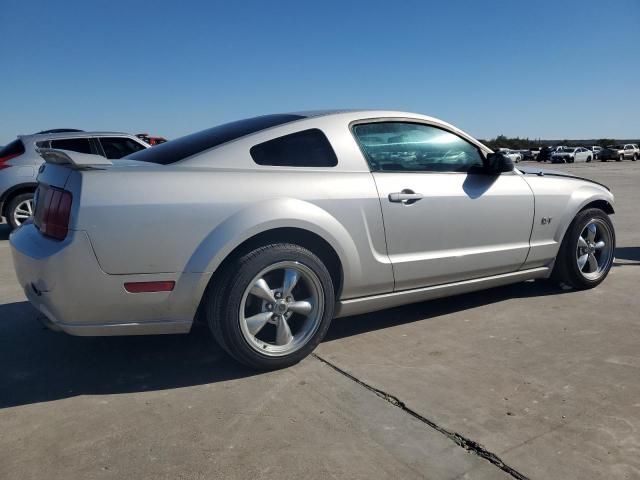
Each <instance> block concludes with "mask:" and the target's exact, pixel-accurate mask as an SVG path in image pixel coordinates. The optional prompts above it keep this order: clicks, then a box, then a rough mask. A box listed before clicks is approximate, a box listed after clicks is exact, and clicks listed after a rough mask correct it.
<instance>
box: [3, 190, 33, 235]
mask: <svg viewBox="0 0 640 480" xmlns="http://www.w3.org/2000/svg"><path fill="white" fill-rule="evenodd" d="M6 213H7V222H8V223H9V225H10V226H11V228H12V229H14V228H18V227H19V226H20V225H22V224H23V223H24V222H26V221H27V220H28V219H29V218H31V216H32V215H33V193H31V192H29V193H21V194H20V195H16V196H15V197H13V198H12V199H11V200H10V201H9V205H8V206H7V212H6Z"/></svg>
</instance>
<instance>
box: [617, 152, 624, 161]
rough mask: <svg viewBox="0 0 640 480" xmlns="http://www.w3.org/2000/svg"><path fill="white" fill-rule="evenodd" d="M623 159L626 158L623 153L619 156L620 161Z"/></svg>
mask: <svg viewBox="0 0 640 480" xmlns="http://www.w3.org/2000/svg"><path fill="white" fill-rule="evenodd" d="M622 160H624V155H622V154H621V155H619V156H618V161H619V162H621V161H622Z"/></svg>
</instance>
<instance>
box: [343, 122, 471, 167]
mask: <svg viewBox="0 0 640 480" xmlns="http://www.w3.org/2000/svg"><path fill="white" fill-rule="evenodd" d="M353 133H354V135H355V136H356V138H357V140H358V142H359V143H360V146H361V147H362V150H363V152H364V154H365V156H366V157H367V160H368V162H369V165H370V167H371V170H372V171H383V172H384V171H393V172H397V171H400V172H403V171H405V172H467V171H469V169H471V168H472V167H481V166H482V164H483V163H482V155H481V154H480V151H479V150H478V148H477V147H476V146H475V145H473V144H471V143H469V142H467V141H466V140H463V139H462V138H460V137H458V136H457V135H454V134H453V133H451V132H448V131H446V130H442V129H440V128H437V127H433V126H430V125H423V124H420V123H405V122H376V123H366V124H359V125H355V126H354V127H353Z"/></svg>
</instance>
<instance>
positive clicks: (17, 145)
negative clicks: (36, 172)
mask: <svg viewBox="0 0 640 480" xmlns="http://www.w3.org/2000/svg"><path fill="white" fill-rule="evenodd" d="M23 153H24V145H23V144H22V141H21V140H14V141H13V142H11V143H9V144H8V145H5V146H4V147H2V148H0V158H6V157H11V158H13V157H17V156H18V155H22V154H23Z"/></svg>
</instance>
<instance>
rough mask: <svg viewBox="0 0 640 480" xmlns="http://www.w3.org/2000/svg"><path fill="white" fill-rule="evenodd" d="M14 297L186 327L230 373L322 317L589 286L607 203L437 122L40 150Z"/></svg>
mask: <svg viewBox="0 0 640 480" xmlns="http://www.w3.org/2000/svg"><path fill="white" fill-rule="evenodd" d="M40 153H41V155H42V157H43V158H44V159H45V160H46V163H45V164H44V166H43V167H41V170H40V174H39V177H38V181H39V186H38V191H37V194H36V212H35V217H34V219H33V221H32V222H27V224H25V225H24V226H22V227H20V228H19V229H18V230H16V231H15V232H14V233H13V234H12V235H11V245H12V252H13V258H14V263H15V268H16V272H17V276H18V279H19V281H20V284H21V285H22V287H23V288H24V291H25V293H26V295H27V297H28V298H29V300H30V301H31V303H32V304H33V305H34V306H35V307H36V308H37V309H38V310H40V312H42V314H43V315H44V317H46V322H47V324H48V325H49V326H50V327H51V328H54V329H59V330H63V331H65V332H68V333H70V334H73V335H130V334H159V333H186V332H188V331H189V330H190V329H191V326H192V324H193V323H194V321H195V320H196V319H202V320H204V321H206V322H207V323H208V325H209V327H210V329H211V331H212V333H213V335H214V336H215V338H216V339H217V341H218V342H219V343H220V345H222V347H224V348H225V349H226V350H227V351H228V352H229V353H230V354H231V355H232V356H234V357H235V358H236V359H237V360H239V361H240V362H243V363H245V364H248V365H250V366H252V367H256V368H262V369H272V368H281V367H285V366H288V365H291V364H293V363H295V362H298V361H299V360H300V359H302V358H304V357H305V356H306V355H308V354H309V353H310V352H311V351H312V350H313V349H314V348H315V347H316V346H317V345H318V343H319V342H320V341H321V340H322V338H323V337H324V335H325V333H326V332H327V329H328V328H329V324H330V322H331V320H332V318H334V317H340V316H346V315H353V314H360V313H365V312H371V311H375V310H380V309H384V308H388V307H392V306H397V305H402V304H407V303H411V302H418V301H423V300H427V299H432V298H436V297H443V296H448V295H454V294H458V293H463V292H469V291H473V290H479V289H484V288H489V287H495V286H497V285H504V284H509V283H514V282H521V281H524V280H529V279H551V280H553V281H555V282H557V283H561V284H564V285H568V286H571V287H573V288H576V289H585V288H592V287H595V286H596V285H598V284H599V283H600V282H602V281H603V280H604V278H605V277H606V276H607V274H608V272H609V269H610V268H611V264H612V262H613V255H614V247H615V233H614V228H613V225H612V223H611V221H610V219H609V215H610V214H612V213H613V195H612V194H611V193H610V192H609V190H608V189H607V188H606V187H604V186H602V185H600V184H597V183H595V182H592V181H589V180H585V179H581V178H577V177H574V176H571V175H567V174H562V173H554V172H544V171H538V170H533V171H528V170H526V169H524V168H521V169H515V168H514V166H513V164H512V163H511V161H510V160H509V159H508V158H507V157H505V156H504V155H502V154H500V153H492V152H491V150H489V149H488V148H487V147H485V146H484V145H482V144H481V143H479V142H478V141H477V140H475V139H473V138H471V137H470V136H469V135H467V134H466V133H464V132H462V131H461V130H459V129H457V128H455V127H454V126H452V125H449V124H448V123H445V122H442V121H440V120H437V119H435V118H432V117H427V116H423V115H417V114H410V113H404V112H391V111H348V112H347V111H343V112H313V113H300V114H278V115H267V116H262V117H256V118H251V119H247V120H241V121H237V122H232V123H228V124H224V125H220V126H217V127H214V128H210V129H208V130H204V131H202V132H199V133H195V134H192V135H188V136H186V137H182V138H179V139H177V140H173V141H170V142H168V143H165V144H163V145H159V146H156V147H154V148H152V149H145V150H143V151H140V152H137V153H134V154H132V155H130V156H129V157H127V158H126V159H125V160H122V161H109V160H107V159H105V158H103V157H99V156H94V155H88V154H81V153H76V152H69V151H64V150H51V149H42V150H41V152H40Z"/></svg>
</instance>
